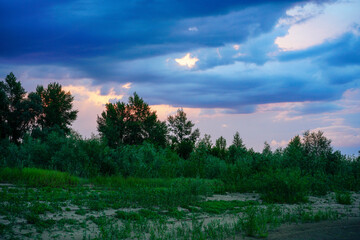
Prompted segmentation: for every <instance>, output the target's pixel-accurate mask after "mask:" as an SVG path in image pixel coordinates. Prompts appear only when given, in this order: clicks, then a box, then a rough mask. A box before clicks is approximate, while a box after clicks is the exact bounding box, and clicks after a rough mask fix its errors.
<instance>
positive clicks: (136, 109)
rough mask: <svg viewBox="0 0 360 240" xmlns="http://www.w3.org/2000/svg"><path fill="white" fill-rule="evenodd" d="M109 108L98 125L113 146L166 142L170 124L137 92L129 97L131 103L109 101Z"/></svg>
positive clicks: (161, 143)
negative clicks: (161, 118)
mask: <svg viewBox="0 0 360 240" xmlns="http://www.w3.org/2000/svg"><path fill="white" fill-rule="evenodd" d="M105 108H106V109H105V111H103V112H102V113H101V116H98V119H97V124H98V131H99V133H100V136H101V137H102V138H103V139H105V140H106V141H107V143H108V145H109V146H111V147H117V146H120V145H122V144H130V145H139V144H142V143H143V142H144V141H149V142H151V143H154V144H157V145H160V146H165V145H166V133H167V127H166V123H165V122H161V121H159V120H158V119H157V115H156V112H155V111H151V109H150V107H149V105H148V104H147V103H145V102H144V100H143V99H142V98H140V97H139V95H138V94H137V93H134V96H133V97H132V96H130V97H129V101H128V103H127V104H126V103H124V102H116V103H107V104H106V106H105Z"/></svg>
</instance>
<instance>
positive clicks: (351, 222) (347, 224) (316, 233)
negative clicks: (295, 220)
mask: <svg viewBox="0 0 360 240" xmlns="http://www.w3.org/2000/svg"><path fill="white" fill-rule="evenodd" d="M236 239H249V240H250V239H254V238H249V237H246V238H243V237H239V238H236ZM266 239H268V240H275V239H278V240H359V239H360V217H352V218H348V219H347V218H346V219H342V220H338V221H324V222H319V223H304V224H291V225H282V226H281V227H279V228H278V229H276V230H272V231H269V236H268V237H267V238H266Z"/></svg>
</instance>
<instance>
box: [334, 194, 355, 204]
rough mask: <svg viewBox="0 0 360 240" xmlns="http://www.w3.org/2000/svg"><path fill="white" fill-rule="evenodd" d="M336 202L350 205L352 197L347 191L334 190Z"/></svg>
mask: <svg viewBox="0 0 360 240" xmlns="http://www.w3.org/2000/svg"><path fill="white" fill-rule="evenodd" d="M335 198H336V202H337V203H339V204H344V205H351V203H352V199H351V194H350V193H349V192H336V193H335Z"/></svg>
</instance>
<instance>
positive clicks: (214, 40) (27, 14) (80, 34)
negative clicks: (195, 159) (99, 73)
mask: <svg viewBox="0 0 360 240" xmlns="http://www.w3.org/2000/svg"><path fill="white" fill-rule="evenodd" d="M266 2H267V1H206V3H204V2H203V1H107V2H106V3H104V2H99V1H82V0H78V1H74V0H73V1H71V0H66V1H40V0H29V1H19V0H13V1H0V22H1V23H2V24H0V32H1V33H3V34H2V37H1V39H0V58H2V59H6V60H7V61H9V60H10V59H12V60H13V61H19V62H23V63H29V62H31V63H44V62H46V63H49V62H54V63H57V64H59V63H64V64H72V62H73V61H74V59H77V60H82V59H84V58H85V59H86V58H92V57H99V56H108V57H113V58H114V59H126V60H128V59H135V58H142V57H146V56H154V55H161V54H166V53H169V52H178V51H188V50H189V49H193V48H196V47H199V46H221V45H223V44H225V43H227V42H232V41H243V40H244V39H246V38H247V37H249V36H250V35H253V34H259V33H262V32H266V31H269V30H271V28H272V26H273V25H274V24H275V23H276V21H277V19H278V18H279V16H281V15H282V14H283V13H284V10H285V9H287V8H288V7H290V6H291V5H293V4H294V3H295V2H292V3H288V1H273V2H272V3H271V5H269V4H267V3H266ZM234 12H239V14H236V13H234ZM194 24H195V25H198V26H197V27H198V28H199V32H198V34H192V32H191V31H188V28H189V27H193V25H194ZM89 68H91V66H89Z"/></svg>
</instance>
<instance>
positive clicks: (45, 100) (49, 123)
mask: <svg viewBox="0 0 360 240" xmlns="http://www.w3.org/2000/svg"><path fill="white" fill-rule="evenodd" d="M35 94H36V95H37V96H38V97H39V98H40V99H41V102H42V106H43V111H42V113H41V114H40V116H39V118H38V119H37V124H38V125H39V126H40V128H41V129H42V130H45V129H52V128H60V129H61V130H62V131H64V133H65V134H68V133H70V125H71V124H72V122H73V121H75V120H76V117H77V113H78V111H77V110H73V109H72V108H73V101H74V97H73V96H72V95H71V93H70V92H65V91H64V90H63V89H62V87H61V85H60V84H59V83H50V84H49V85H48V87H47V88H44V87H43V86H38V87H37V88H36V93H35Z"/></svg>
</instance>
